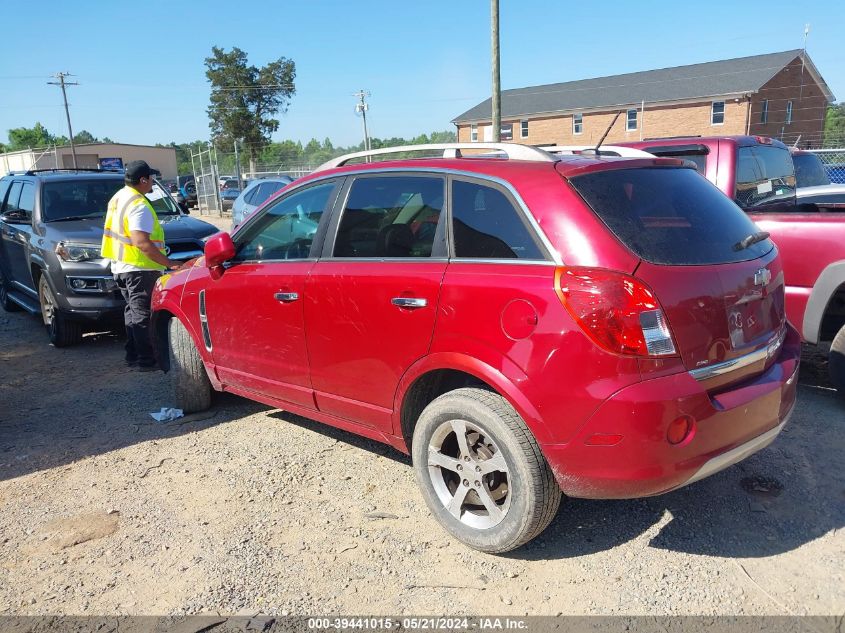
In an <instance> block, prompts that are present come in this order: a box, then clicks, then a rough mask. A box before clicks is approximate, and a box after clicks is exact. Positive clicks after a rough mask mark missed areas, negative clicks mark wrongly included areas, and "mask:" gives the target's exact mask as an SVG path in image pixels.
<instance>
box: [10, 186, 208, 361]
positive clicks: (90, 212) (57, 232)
mask: <svg viewBox="0 0 845 633" xmlns="http://www.w3.org/2000/svg"><path fill="white" fill-rule="evenodd" d="M121 187H123V174H122V173H119V172H118V173H115V172H100V171H98V170H84V169H80V170H72V169H63V170H32V171H27V172H21V173H12V174H9V175H8V176H5V177H3V178H2V179H0V237H2V239H0V305H2V306H3V308H4V309H5V310H18V309H24V310H27V311H28V312H30V313H32V314H40V315H41V317H42V319H43V321H44V323H45V325H46V326H47V332H48V334H49V337H50V342H51V343H53V345H55V346H56V347H63V346H67V345H72V344H74V343H77V342H79V340H80V339H81V338H82V334H83V332H84V331H85V330H86V329H88V328H96V327H113V326H114V325H115V324H120V323H122V319H123V308H124V305H125V304H124V302H123V297H122V296H121V293H120V291H119V290H118V288H117V287H116V285H115V283H114V279H113V278H112V275H111V272H110V269H109V261H108V260H106V259H103V258H102V257H100V243H101V240H102V236H103V223H104V221H105V217H106V209H107V206H108V202H109V200H110V199H111V197H112V196H113V195H114V193H115V192H116V191H118V190H119V189H120V188H121ZM147 198H148V199H149V200H150V202H151V204H152V206H153V208H154V209H155V211H156V215H157V216H158V218H159V221H160V222H161V224H162V227H163V228H164V238H165V244H166V249H167V256H168V257H169V258H170V259H174V260H182V261H186V260H189V259H192V258H194V257H198V256H200V255H202V249H203V245H204V241H205V239H206V238H207V237H209V236H210V235H213V234H214V233H216V232H217V228H216V227H214V226H212V225H211V224H208V223H207V222H202V221H201V220H197V219H195V218H192V217H190V216H188V215H184V214H183V213H182V212H181V211H180V209H179V206H178V205H177V204H176V202H175V201H174V200H173V198H171V196H170V195H169V194H168V193H167V191H165V189H164V188H163V187H162V186H161V185H159V184H156V185H155V186H154V187H153V190H152V191H151V192H150V193H149V194H147Z"/></svg>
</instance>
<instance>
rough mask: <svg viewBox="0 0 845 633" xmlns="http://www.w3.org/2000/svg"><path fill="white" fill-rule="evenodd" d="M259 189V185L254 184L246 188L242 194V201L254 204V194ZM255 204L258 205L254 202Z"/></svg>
mask: <svg viewBox="0 0 845 633" xmlns="http://www.w3.org/2000/svg"><path fill="white" fill-rule="evenodd" d="M259 189H260V186H259V185H256V186H255V187H252V188H250V189H248V190H247V192H246V193H245V194H244V202H246V203H247V204H256V203H255V195H256V194H257V193H258V190H259ZM256 206H258V205H257V204H256Z"/></svg>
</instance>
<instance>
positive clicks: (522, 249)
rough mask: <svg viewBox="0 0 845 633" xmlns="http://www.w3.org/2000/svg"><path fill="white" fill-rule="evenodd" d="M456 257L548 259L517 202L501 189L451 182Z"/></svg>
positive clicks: (470, 183) (471, 183) (477, 184)
mask: <svg viewBox="0 0 845 633" xmlns="http://www.w3.org/2000/svg"><path fill="white" fill-rule="evenodd" d="M452 235H453V236H454V240H455V257H458V258H473V259H531V260H542V259H545V256H544V255H543V251H542V249H541V248H540V246H539V245H538V244H537V242H536V240H535V239H534V237H533V235H532V233H531V231H530V230H529V228H528V226H526V223H525V221H524V219H523V216H522V214H521V213H520V212H519V211H518V210H517V209H516V207H515V206H514V204H513V203H512V202H511V200H510V199H509V198H508V196H506V195H505V193H504V192H502V191H500V190H499V189H497V188H495V187H491V186H487V185H483V184H480V183H476V182H465V181H462V180H455V181H453V182H452Z"/></svg>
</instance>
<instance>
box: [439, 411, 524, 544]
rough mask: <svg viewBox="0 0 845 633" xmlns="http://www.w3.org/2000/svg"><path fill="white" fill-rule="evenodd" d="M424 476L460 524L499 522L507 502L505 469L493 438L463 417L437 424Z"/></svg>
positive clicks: (480, 526) (483, 525)
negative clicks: (426, 474)
mask: <svg viewBox="0 0 845 633" xmlns="http://www.w3.org/2000/svg"><path fill="white" fill-rule="evenodd" d="M428 474H429V477H430V478H431V483H432V486H433V487H434V491H435V493H436V494H437V497H438V498H439V499H440V502H441V503H442V504H443V507H444V508H446V510H447V511H448V512H449V513H450V514H451V515H452V516H453V517H454V518H455V519H457V520H459V521H460V522H461V523H463V524H464V525H466V526H468V527H471V528H475V529H487V528H491V527H493V526H495V525H498V524H499V523H500V522H501V521H502V520H503V519H504V518H505V516H506V515H507V512H508V509H509V508H510V504H511V494H510V472H509V470H508V465H507V462H506V461H505V458H504V456H503V454H502V452H501V450H499V447H498V446H497V445H496V442H495V440H494V439H493V438H492V437H491V436H490V434H489V433H487V432H486V431H485V430H484V429H482V428H480V427H479V426H476V425H474V424H472V423H470V422H468V421H466V420H460V419H457V420H449V421H447V422H444V423H443V424H441V425H440V426H439V427H437V429H436V430H435V431H434V433H433V435H432V436H431V441H430V442H429V445H428Z"/></svg>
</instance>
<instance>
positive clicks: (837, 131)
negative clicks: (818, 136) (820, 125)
mask: <svg viewBox="0 0 845 633" xmlns="http://www.w3.org/2000/svg"><path fill="white" fill-rule="evenodd" d="M843 143H845V103H837V104H835V105H829V106H828V107H827V113H826V114H825V117H824V145H825V147H842V144H843Z"/></svg>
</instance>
